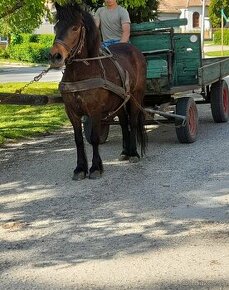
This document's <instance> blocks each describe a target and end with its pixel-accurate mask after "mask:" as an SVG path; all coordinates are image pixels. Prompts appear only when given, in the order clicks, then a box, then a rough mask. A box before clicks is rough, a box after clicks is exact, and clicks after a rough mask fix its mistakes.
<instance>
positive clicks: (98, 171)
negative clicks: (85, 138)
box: [89, 118, 103, 179]
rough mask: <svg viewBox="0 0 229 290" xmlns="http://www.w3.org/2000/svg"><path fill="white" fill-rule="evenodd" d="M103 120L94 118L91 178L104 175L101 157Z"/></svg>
mask: <svg viewBox="0 0 229 290" xmlns="http://www.w3.org/2000/svg"><path fill="white" fill-rule="evenodd" d="M100 128H101V118H92V130H91V145H92V148H93V157H92V166H91V168H90V170H89V178H91V179H96V178H100V177H101V175H102V173H103V163H102V159H101V157H100V155H99V136H100Z"/></svg>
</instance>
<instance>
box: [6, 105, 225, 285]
mask: <svg viewBox="0 0 229 290" xmlns="http://www.w3.org/2000/svg"><path fill="white" fill-rule="evenodd" d="M199 112H200V132H199V139H198V141H197V142H196V143H194V144H190V145H187V144H179V143H178V141H177V139H176V136H175V132H174V128H172V127H164V126H163V127H160V128H156V127H157V126H151V127H150V128H149V133H148V135H149V145H148V151H147V155H146V157H144V158H143V159H142V160H141V162H140V163H138V164H129V163H128V162H124V163H120V162H119V161H118V160H117V157H118V154H119V153H120V144H121V139H120V131H119V128H118V127H113V128H112V130H111V133H110V137H109V142H107V143H106V144H104V145H103V146H101V155H102V157H103V161H104V167H105V173H104V176H103V177H102V178H101V179H100V180H93V181H92V180H88V179H86V180H84V181H81V182H75V181H72V180H71V177H72V171H73V169H74V166H75V148H74V142H73V136H72V131H71V130H69V129H67V130H65V131H63V132H60V133H58V134H55V135H52V136H48V137H45V138H40V139H36V140H31V141H30V142H25V143H21V144H17V145H10V146H7V147H5V148H1V150H0V160H1V164H0V166H1V171H0V183H1V185H0V190H1V195H0V239H1V241H0V271H1V277H0V281H1V282H0V289H2V290H3V289H4V290H6V289H10V290H11V289H12V290H15V289H39V290H43V289H53V290H54V289H55V290H56V289H65V290H66V289H67V290H69V289H85V290H86V289H149V290H151V289H223V290H225V289H229V251H228V248H229V244H228V242H229V228H228V218H229V215H228V208H229V162H228V161H229V124H214V123H213V121H212V118H211V114H210V108H209V106H206V105H205V106H203V105H202V106H199ZM87 151H88V153H89V154H88V155H89V158H88V159H89V160H90V158H91V148H90V147H89V146H87Z"/></svg>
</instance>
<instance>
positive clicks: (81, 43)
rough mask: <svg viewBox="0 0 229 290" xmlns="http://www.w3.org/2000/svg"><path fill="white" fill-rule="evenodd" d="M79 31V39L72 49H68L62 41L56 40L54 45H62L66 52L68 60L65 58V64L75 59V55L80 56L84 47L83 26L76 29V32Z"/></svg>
mask: <svg viewBox="0 0 229 290" xmlns="http://www.w3.org/2000/svg"><path fill="white" fill-rule="evenodd" d="M79 30H80V37H79V41H78V43H77V44H76V45H74V46H73V47H72V48H70V47H69V46H68V45H67V44H66V43H65V42H64V41H62V40H61V39H58V38H57V39H56V40H55V42H54V44H56V43H58V44H60V45H62V46H63V47H64V48H65V49H66V50H67V52H68V54H69V55H68V58H67V63H68V64H70V63H72V61H73V60H74V58H75V57H76V55H79V54H81V52H82V49H83V46H84V40H85V31H86V29H85V27H84V26H83V25H80V26H79V28H78V29H77V32H78V31H79Z"/></svg>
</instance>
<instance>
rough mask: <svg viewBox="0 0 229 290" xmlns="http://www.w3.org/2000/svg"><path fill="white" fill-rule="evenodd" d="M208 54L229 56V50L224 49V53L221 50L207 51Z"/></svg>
mask: <svg viewBox="0 0 229 290" xmlns="http://www.w3.org/2000/svg"><path fill="white" fill-rule="evenodd" d="M205 55H206V56H212V57H214V56H215V57H220V56H229V50H225V51H223V54H222V52H221V51H209V52H206V53H205Z"/></svg>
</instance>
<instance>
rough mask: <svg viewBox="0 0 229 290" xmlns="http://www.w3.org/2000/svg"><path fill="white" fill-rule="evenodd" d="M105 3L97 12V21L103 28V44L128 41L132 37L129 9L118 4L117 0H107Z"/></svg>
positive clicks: (105, 45) (106, 45) (98, 25)
mask: <svg viewBox="0 0 229 290" xmlns="http://www.w3.org/2000/svg"><path fill="white" fill-rule="evenodd" d="M105 5H106V6H105V7H101V8H99V9H98V10H97V11H96V13H95V23H96V25H97V27H99V28H100V30H101V34H102V40H103V46H104V47H108V46H109V45H111V44H115V43H119V42H128V41H129V37H130V17H129V13H128V11H127V10H126V9H125V8H123V7H121V6H120V5H118V3H117V0H105Z"/></svg>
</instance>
